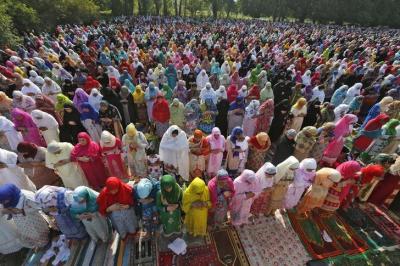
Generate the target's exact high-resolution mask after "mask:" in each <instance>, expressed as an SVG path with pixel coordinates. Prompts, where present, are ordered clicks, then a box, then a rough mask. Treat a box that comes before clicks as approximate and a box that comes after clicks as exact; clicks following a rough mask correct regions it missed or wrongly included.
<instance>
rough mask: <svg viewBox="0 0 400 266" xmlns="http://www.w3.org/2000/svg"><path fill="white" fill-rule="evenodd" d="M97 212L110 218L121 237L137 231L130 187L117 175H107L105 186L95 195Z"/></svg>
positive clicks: (123, 237)
mask: <svg viewBox="0 0 400 266" xmlns="http://www.w3.org/2000/svg"><path fill="white" fill-rule="evenodd" d="M97 204H98V205H99V212H100V214H102V215H103V216H108V217H109V218H110V219H111V223H112V225H113V227H114V228H115V229H116V230H117V231H118V233H119V235H120V236H121V239H125V237H126V236H127V234H135V233H136V231H137V227H138V224H137V219H136V215H135V210H134V208H133V206H134V202H133V197H132V187H130V186H129V185H128V184H125V183H123V182H122V181H121V180H120V179H119V178H118V177H109V178H108V179H107V181H106V186H105V187H104V188H103V190H102V191H101V192H100V195H99V196H98V197H97Z"/></svg>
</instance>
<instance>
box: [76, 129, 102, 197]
mask: <svg viewBox="0 0 400 266" xmlns="http://www.w3.org/2000/svg"><path fill="white" fill-rule="evenodd" d="M71 161H73V162H78V164H79V166H80V167H81V168H82V170H83V172H84V173H85V176H86V179H87V181H88V182H89V185H90V186H91V187H92V188H93V189H95V190H99V189H100V188H101V187H103V185H104V182H105V180H106V170H105V168H104V165H103V162H102V160H101V154H100V147H99V145H98V144H97V143H96V142H94V141H92V139H91V138H90V136H89V135H88V134H87V133H84V132H81V133H79V134H78V144H76V145H75V147H74V148H73V149H72V151H71Z"/></svg>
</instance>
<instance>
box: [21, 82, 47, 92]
mask: <svg viewBox="0 0 400 266" xmlns="http://www.w3.org/2000/svg"><path fill="white" fill-rule="evenodd" d="M23 84H24V86H23V87H22V88H21V92H22V94H24V95H28V94H34V95H36V94H41V93H42V91H41V90H40V88H39V87H38V86H36V84H34V83H33V82H32V81H31V80H29V79H24V80H23ZM25 84H28V85H25Z"/></svg>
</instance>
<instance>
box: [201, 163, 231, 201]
mask: <svg viewBox="0 0 400 266" xmlns="http://www.w3.org/2000/svg"><path fill="white" fill-rule="evenodd" d="M218 181H222V182H224V184H225V185H226V187H224V188H223V189H222V190H221V191H220V193H224V192H225V191H229V192H231V193H232V194H231V197H233V196H234V194H235V187H234V185H233V181H232V178H231V177H230V176H229V174H228V172H227V171H226V170H224V169H221V170H219V171H218V173H217V175H216V176H215V177H213V178H212V179H211V180H210V181H208V185H207V186H208V190H209V191H210V200H211V205H212V207H213V208H215V207H216V206H217V201H218Z"/></svg>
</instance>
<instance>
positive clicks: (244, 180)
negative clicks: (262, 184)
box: [233, 169, 257, 194]
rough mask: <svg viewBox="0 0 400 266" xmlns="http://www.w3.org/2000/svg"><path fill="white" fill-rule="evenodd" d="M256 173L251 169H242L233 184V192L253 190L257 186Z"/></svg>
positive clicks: (239, 192) (240, 192)
mask: <svg viewBox="0 0 400 266" xmlns="http://www.w3.org/2000/svg"><path fill="white" fill-rule="evenodd" d="M256 181H257V178H256V174H255V173H254V172H253V171H252V170H247V169H246V170H244V171H243V172H242V174H241V175H240V176H238V177H236V179H235V181H233V184H234V185H235V193H236V194H243V193H246V192H254V191H256V188H257V182H256Z"/></svg>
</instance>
